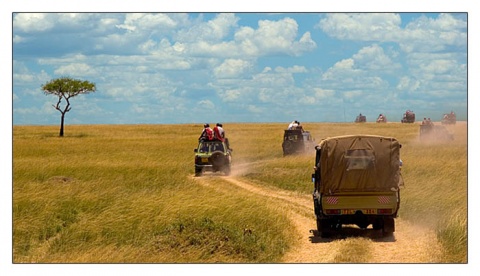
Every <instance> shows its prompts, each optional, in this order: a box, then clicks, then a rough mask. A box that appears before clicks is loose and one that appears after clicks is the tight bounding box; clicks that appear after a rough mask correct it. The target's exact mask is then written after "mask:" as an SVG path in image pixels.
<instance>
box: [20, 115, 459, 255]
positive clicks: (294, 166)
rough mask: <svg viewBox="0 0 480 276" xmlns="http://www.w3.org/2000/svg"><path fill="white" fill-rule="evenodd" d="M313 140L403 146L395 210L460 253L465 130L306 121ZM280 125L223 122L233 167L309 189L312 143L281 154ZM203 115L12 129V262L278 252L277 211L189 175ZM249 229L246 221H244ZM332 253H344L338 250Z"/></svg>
mask: <svg viewBox="0 0 480 276" xmlns="http://www.w3.org/2000/svg"><path fill="white" fill-rule="evenodd" d="M304 125H305V128H306V129H307V130H309V131H310V132H311V133H312V136H313V137H315V138H316V140H317V141H319V140H320V139H322V138H324V137H328V136H336V135H346V134H377V135H386V136H393V137H396V138H397V139H398V140H399V141H400V142H401V143H402V145H403V147H402V150H401V157H402V160H403V162H404V166H403V176H404V180H405V185H406V187H405V189H404V190H403V191H402V205H401V209H400V216H401V217H402V218H404V219H407V220H409V221H411V222H414V223H418V224H423V225H425V226H426V227H431V228H434V229H436V230H437V233H438V234H437V235H438V238H439V240H440V241H441V242H442V244H443V245H444V247H445V250H446V252H447V254H446V255H445V257H444V262H453V263H464V262H466V253H467V231H466V230H467V204H466V200H467V138H466V137H467V136H466V135H467V133H466V132H467V129H466V124H465V123H459V124H457V125H456V126H450V127H449V130H450V131H452V132H454V133H455V140H454V141H451V142H433V141H419V139H418V130H419V126H418V125H417V124H400V123H388V124H375V123H366V124H353V123H352V124H349V123H345V124H333V123H331V124H329V123H304ZM285 126H286V124H274V123H271V124H240V123H238V124H224V128H225V130H226V132H227V136H228V137H229V139H230V143H231V146H232V148H233V149H234V151H233V170H234V172H235V168H240V167H241V168H242V171H241V175H242V177H246V178H248V179H250V180H251V181H254V182H256V183H258V184H259V185H265V186H267V187H268V186H275V187H278V188H282V189H286V190H290V191H296V192H298V193H301V194H310V193H311V192H312V190H313V184H312V183H311V182H310V175H311V173H312V168H313V166H314V158H313V153H307V154H304V155H297V156H287V157H283V153H282V147H281V143H282V137H283V129H284V128H285ZM201 128H202V126H201V125H194V124H190V125H118V126H117V125H95V126H69V127H68V128H67V129H66V134H65V137H63V138H59V137H57V127H49V126H14V128H13V206H12V207H13V242H14V243H13V255H14V262H18V263H23V262H40V263H72V262H73V263H97V262H100V263H124V262H126V263H145V262H146V263H158V262H161V263H214V262H228V263H275V262H278V261H279V260H280V259H281V257H282V254H283V253H284V252H285V250H287V249H288V248H289V246H290V245H291V244H292V243H293V242H294V237H295V233H294V232H293V227H292V225H290V223H291V222H289V220H288V219H286V217H285V213H286V212H285V211H284V210H281V209H279V206H277V205H275V204H274V203H273V202H270V201H268V200H267V201H265V199H262V198H258V197H257V196H255V195H252V194H249V193H248V192H246V191H242V190H241V189H235V188H234V187H231V185H229V183H225V182H224V181H222V180H221V178H215V177H212V178H205V179H202V181H206V182H207V183H208V184H209V185H199V181H197V180H195V178H194V177H193V168H194V166H193V148H194V147H196V143H197V142H196V141H197V138H198V135H199V134H200V131H201ZM246 229H247V230H249V231H245V230H246ZM339 261H340V262H343V261H347V262H348V260H339Z"/></svg>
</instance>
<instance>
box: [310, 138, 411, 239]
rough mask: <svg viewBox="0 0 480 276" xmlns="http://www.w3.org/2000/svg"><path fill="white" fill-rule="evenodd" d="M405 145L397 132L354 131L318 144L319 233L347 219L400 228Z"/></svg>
mask: <svg viewBox="0 0 480 276" xmlns="http://www.w3.org/2000/svg"><path fill="white" fill-rule="evenodd" d="M400 148H401V145H400V144H399V142H398V141H397V140H396V139H395V138H391V137H383V136H373V135H348V136H338V137H332V138H327V139H324V140H322V141H321V142H320V144H319V145H318V146H316V147H315V149H316V157H315V167H314V174H313V175H312V181H313V182H314V191H313V204H314V211H315V215H316V219H317V229H318V233H315V232H314V233H315V234H317V235H320V236H322V237H328V236H329V235H331V234H333V233H335V231H337V230H339V229H340V228H341V227H342V225H347V224H350V225H357V226H358V227H360V228H362V229H366V228H367V227H368V226H369V225H372V228H373V229H376V230H382V232H383V234H384V235H389V234H391V233H393V232H395V221H394V218H396V217H397V213H398V209H399V207H400V187H401V186H403V180H402V176H401V172H400V167H401V160H400Z"/></svg>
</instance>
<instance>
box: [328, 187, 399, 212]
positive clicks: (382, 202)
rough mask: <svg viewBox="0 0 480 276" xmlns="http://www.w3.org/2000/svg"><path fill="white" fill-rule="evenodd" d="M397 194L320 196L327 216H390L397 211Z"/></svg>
mask: <svg viewBox="0 0 480 276" xmlns="http://www.w3.org/2000/svg"><path fill="white" fill-rule="evenodd" d="M398 202H399V199H398V194H397V192H372V193H341V194H335V195H324V196H322V209H323V212H324V213H325V214H327V215H353V214H355V213H356V212H357V211H361V212H362V213H363V214H365V215H392V214H395V213H396V212H397V209H398Z"/></svg>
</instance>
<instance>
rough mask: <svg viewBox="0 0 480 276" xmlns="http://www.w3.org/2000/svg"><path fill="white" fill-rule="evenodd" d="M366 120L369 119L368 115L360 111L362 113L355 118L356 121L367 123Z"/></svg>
mask: <svg viewBox="0 0 480 276" xmlns="http://www.w3.org/2000/svg"><path fill="white" fill-rule="evenodd" d="M366 121H367V116H365V115H362V113H360V115H358V116H357V118H356V119H355V123H365V122H366Z"/></svg>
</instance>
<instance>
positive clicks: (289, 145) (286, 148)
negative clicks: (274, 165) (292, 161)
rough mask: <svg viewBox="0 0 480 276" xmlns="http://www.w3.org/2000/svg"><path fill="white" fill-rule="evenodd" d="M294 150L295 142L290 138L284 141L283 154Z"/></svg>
mask: <svg viewBox="0 0 480 276" xmlns="http://www.w3.org/2000/svg"><path fill="white" fill-rule="evenodd" d="M292 152H293V142H292V141H289V140H285V142H283V154H284V155H285V154H291V153H292Z"/></svg>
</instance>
